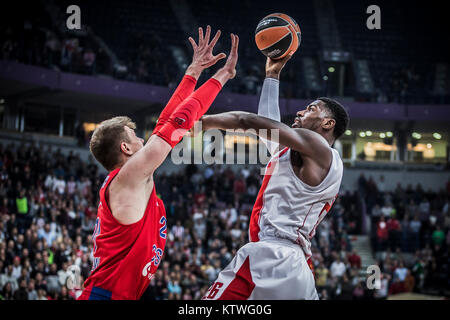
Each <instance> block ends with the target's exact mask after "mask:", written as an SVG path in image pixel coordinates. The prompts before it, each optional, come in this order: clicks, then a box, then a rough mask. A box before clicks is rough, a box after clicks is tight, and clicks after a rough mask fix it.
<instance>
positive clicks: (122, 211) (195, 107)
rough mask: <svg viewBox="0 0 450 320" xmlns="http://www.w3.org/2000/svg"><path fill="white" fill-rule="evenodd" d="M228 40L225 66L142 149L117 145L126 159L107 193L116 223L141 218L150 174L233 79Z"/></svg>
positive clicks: (233, 63) (150, 184) (234, 39)
mask: <svg viewBox="0 0 450 320" xmlns="http://www.w3.org/2000/svg"><path fill="white" fill-rule="evenodd" d="M231 40H232V47H231V51H230V55H229V57H228V59H227V61H226V63H225V65H224V66H223V67H222V68H220V69H219V70H218V71H217V72H216V73H215V75H214V76H213V77H212V78H211V79H209V80H208V81H206V82H205V83H204V84H203V85H202V86H201V87H200V88H198V89H197V90H196V91H195V92H193V93H192V94H191V95H190V96H189V97H187V98H186V99H185V100H183V101H182V102H181V103H180V104H179V105H178V106H177V107H176V108H175V110H174V111H173V112H172V114H171V115H170V116H169V117H168V119H167V121H166V122H165V123H163V124H161V125H160V126H159V127H158V128H157V130H155V131H154V132H153V134H152V136H151V137H150V139H149V140H148V141H147V143H146V144H145V146H143V147H142V148H140V149H138V151H137V152H135V153H134V154H133V153H132V152H130V151H129V150H127V148H128V146H129V145H127V143H122V144H121V148H122V151H123V152H124V153H126V154H128V155H130V157H129V159H128V160H127V161H126V162H125V164H124V165H123V166H122V168H121V170H120V171H119V173H118V175H117V177H116V178H115V179H114V180H113V181H112V182H111V185H110V186H109V192H110V193H111V194H114V196H113V197H112V198H111V199H112V201H111V202H110V206H111V210H112V211H113V214H114V217H115V218H116V219H117V220H118V221H119V222H120V223H123V224H131V223H134V222H136V221H139V220H140V219H141V218H142V216H143V214H144V212H145V206H146V205H147V201H148V200H147V199H148V197H149V195H150V194H151V192H152V190H153V187H154V183H153V173H154V171H155V170H156V169H157V168H158V167H159V166H160V165H161V164H162V163H163V161H164V160H165V159H166V157H167V155H168V154H169V152H170V150H171V149H172V148H173V147H174V146H175V145H176V144H177V143H178V142H179V141H180V140H181V139H182V138H183V136H184V134H185V133H186V132H187V131H188V130H189V129H190V128H191V127H192V126H193V124H194V122H195V121H197V120H198V119H199V118H200V117H201V116H202V115H203V114H204V113H205V112H206V111H207V110H208V108H209V107H210V106H211V104H212V102H213V101H214V99H215V97H216V96H217V94H218V93H219V92H220V90H221V89H222V86H224V85H225V83H226V82H227V81H228V80H230V79H232V78H234V76H235V74H236V70H235V68H236V63H237V58H238V56H237V47H238V43H239V38H238V37H237V36H235V35H233V34H232V35H231ZM198 47H201V45H200V44H199V45H198ZM195 50H196V48H195V47H194V51H195ZM204 66H205V67H207V66H210V65H208V64H204ZM159 121H160V120H158V122H159ZM128 129H129V128H128ZM128 129H127V127H125V130H127V132H128V133H129V134H132V135H135V133H134V131H133V130H132V129H129V130H128ZM133 138H134V139H133V140H134V141H135V140H137V137H136V136H134V137H133ZM124 148H125V149H124ZM131 149H133V148H131Z"/></svg>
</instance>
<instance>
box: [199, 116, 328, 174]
mask: <svg viewBox="0 0 450 320" xmlns="http://www.w3.org/2000/svg"><path fill="white" fill-rule="evenodd" d="M202 121H203V122H202V125H203V128H204V130H208V129H213V128H214V129H222V130H227V129H244V130H248V129H255V130H256V134H257V135H260V131H259V130H260V129H267V138H268V139H269V140H273V139H274V138H275V136H274V137H272V135H271V130H278V138H279V141H278V143H279V144H281V145H284V146H287V147H289V148H291V149H293V150H295V151H298V152H299V153H300V154H301V155H302V158H308V159H310V160H312V162H314V163H316V164H317V165H318V166H319V167H321V168H323V169H326V170H328V169H329V167H330V163H331V159H332V154H331V150H330V146H329V144H328V142H327V141H326V140H325V138H323V137H322V136H321V135H320V134H318V133H316V132H314V131H311V130H308V129H303V128H291V127H289V126H287V125H286V124H284V123H282V122H279V121H275V120H272V119H269V118H266V117H262V116H259V115H256V114H254V113H249V112H242V111H233V112H225V113H219V114H215V115H206V116H203V117H202Z"/></svg>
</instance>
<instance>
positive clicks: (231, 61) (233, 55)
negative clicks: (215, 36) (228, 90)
mask: <svg viewBox="0 0 450 320" xmlns="http://www.w3.org/2000/svg"><path fill="white" fill-rule="evenodd" d="M230 36H231V50H230V55H229V56H228V59H227V62H225V65H224V66H223V68H222V69H224V70H226V71H228V72H229V73H230V79H233V78H234V77H235V76H236V64H237V61H238V47H239V37H238V36H237V35H235V34H233V33H232V34H231V35H230Z"/></svg>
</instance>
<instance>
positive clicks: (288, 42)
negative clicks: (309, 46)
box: [255, 13, 301, 59]
mask: <svg viewBox="0 0 450 320" xmlns="http://www.w3.org/2000/svg"><path fill="white" fill-rule="evenodd" d="M300 41H301V31H300V27H299V26H298V24H297V22H295V20H294V19H292V18H291V17H290V16H288V15H287V14H284V13H272V14H269V15H268V16H266V17H264V18H263V19H262V20H261V21H260V22H259V23H258V26H257V27H256V30H255V42H256V46H257V47H258V49H259V50H260V51H261V52H262V53H263V54H264V55H265V56H267V57H269V58H272V59H281V58H283V57H285V56H286V55H288V54H289V53H290V52H295V51H297V49H298V47H299V46H300Z"/></svg>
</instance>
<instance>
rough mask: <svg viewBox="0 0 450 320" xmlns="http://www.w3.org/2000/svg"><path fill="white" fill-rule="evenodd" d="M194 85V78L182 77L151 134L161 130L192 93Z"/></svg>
mask: <svg viewBox="0 0 450 320" xmlns="http://www.w3.org/2000/svg"><path fill="white" fill-rule="evenodd" d="M196 84H197V80H196V79H195V78H194V77H191V76H189V75H185V76H184V77H183V79H182V80H181V82H180V84H179V85H178V87H177V88H176V89H175V92H174V93H173V94H172V97H171V98H170V100H169V102H168V103H167V105H166V106H165V107H164V109H163V111H162V112H161V114H160V115H159V118H158V122H157V123H156V126H155V129H153V133H155V132H156V131H158V130H159V128H161V127H162V126H163V125H164V123H166V122H167V120H169V118H170V115H171V114H172V113H173V112H174V111H175V110H176V108H177V107H178V105H179V104H180V103H181V102H182V101H183V100H184V99H186V98H187V97H188V96H189V95H190V94H191V93H192V92H193V91H194V89H195V85H196Z"/></svg>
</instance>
